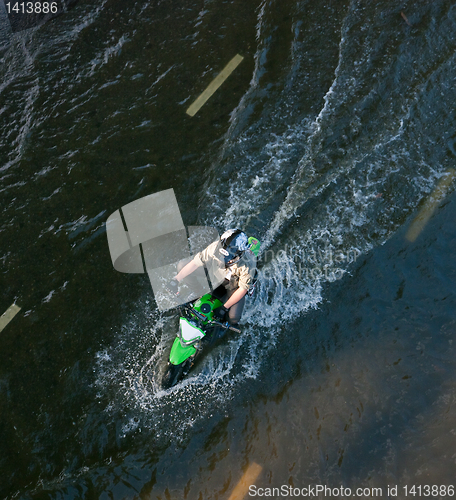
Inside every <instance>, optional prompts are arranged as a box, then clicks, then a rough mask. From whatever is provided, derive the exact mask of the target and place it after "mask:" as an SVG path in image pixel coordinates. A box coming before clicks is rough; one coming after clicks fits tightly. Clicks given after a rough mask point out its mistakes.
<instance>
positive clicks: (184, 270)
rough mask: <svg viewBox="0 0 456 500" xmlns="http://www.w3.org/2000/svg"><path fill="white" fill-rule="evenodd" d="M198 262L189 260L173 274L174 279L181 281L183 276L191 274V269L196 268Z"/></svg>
mask: <svg viewBox="0 0 456 500" xmlns="http://www.w3.org/2000/svg"><path fill="white" fill-rule="evenodd" d="M198 267H199V266H198V264H197V263H196V262H195V261H194V260H191V261H190V262H189V263H188V264H187V265H186V266H184V267H183V268H182V269H181V270H180V271H179V272H178V273H177V274H176V276H174V279H175V280H177V281H182V280H183V279H184V278H186V277H187V276H188V275H189V274H191V273H192V272H193V271H195V270H196V269H198Z"/></svg>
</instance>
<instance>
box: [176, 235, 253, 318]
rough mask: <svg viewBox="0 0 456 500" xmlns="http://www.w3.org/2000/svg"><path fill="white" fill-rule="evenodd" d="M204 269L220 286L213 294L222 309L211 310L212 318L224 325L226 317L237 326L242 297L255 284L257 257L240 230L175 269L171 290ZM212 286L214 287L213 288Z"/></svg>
mask: <svg viewBox="0 0 456 500" xmlns="http://www.w3.org/2000/svg"><path fill="white" fill-rule="evenodd" d="M203 265H205V266H206V268H207V269H208V271H209V274H210V276H211V281H212V282H213V283H214V279H213V277H214V276H215V277H216V279H215V281H216V283H217V284H218V283H221V284H220V285H219V286H218V287H217V288H216V289H215V290H214V294H216V295H219V298H220V300H221V301H222V303H223V306H221V307H218V308H217V309H215V310H214V317H215V319H218V320H220V321H224V320H225V317H226V315H227V314H228V318H227V319H228V322H229V323H230V325H232V326H234V325H237V324H238V323H239V320H240V319H241V315H242V311H243V309H244V304H245V295H246V294H247V292H248V291H249V289H250V288H251V287H252V286H253V284H254V277H255V274H256V257H255V255H254V254H253V253H252V252H251V251H249V242H248V238H247V235H246V234H245V233H244V232H243V231H241V230H240V229H228V231H225V232H224V233H223V234H222V236H221V237H220V240H217V241H214V242H213V243H211V244H210V245H209V246H208V247H207V248H206V249H204V250H203V251H202V252H199V253H197V254H196V255H195V257H194V258H193V260H191V261H190V262H189V263H188V264H186V265H185V266H183V267H182V268H181V269H179V267H178V271H179V272H178V274H177V275H176V276H175V277H174V279H173V281H174V286H175V287H176V288H177V287H178V283H179V282H180V281H182V280H183V279H184V278H185V277H187V276H188V275H189V274H191V273H193V272H194V271H195V270H196V269H198V268H199V267H201V266H203ZM214 286H215V285H214Z"/></svg>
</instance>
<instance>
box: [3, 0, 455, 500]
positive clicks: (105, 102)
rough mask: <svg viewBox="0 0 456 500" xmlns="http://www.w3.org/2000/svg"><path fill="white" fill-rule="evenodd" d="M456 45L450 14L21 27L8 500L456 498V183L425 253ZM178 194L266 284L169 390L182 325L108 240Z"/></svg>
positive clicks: (120, 15)
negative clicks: (288, 493) (319, 492)
mask: <svg viewBox="0 0 456 500" xmlns="http://www.w3.org/2000/svg"><path fill="white" fill-rule="evenodd" d="M455 31H456V5H454V2H451V1H448V0H435V1H432V2H429V1H424V0H423V1H415V2H412V1H408V0H405V1H404V2H403V3H401V4H399V3H397V2H393V1H392V0H381V1H375V2H373V1H366V2H360V1H345V0H339V1H335V0H324V1H321V2H317V1H315V0H309V1H296V0H294V1H293V0H280V1H279V0H267V1H266V0H252V1H250V2H246V1H240V0H227V1H215V0H182V1H180V2H177V1H174V0H169V1H166V2H165V1H162V0H152V1H150V2H148V1H143V0H138V1H136V0H135V1H130V2H120V1H118V0H103V1H100V0H94V1H92V2H89V1H86V0H80V1H79V2H78V3H77V4H75V5H74V6H73V7H72V8H71V9H70V10H69V11H68V12H67V13H65V14H63V15H61V16H59V17H57V18H56V19H54V20H52V21H49V22H48V23H46V24H45V25H43V26H41V27H39V28H34V29H29V30H25V31H21V32H17V33H14V34H13V33H12V32H11V29H10V27H9V24H8V20H7V17H6V14H5V12H4V6H3V3H2V4H0V209H1V215H2V217H1V221H0V263H1V267H0V269H1V277H0V280H1V281H0V313H3V312H4V311H6V310H7V309H8V307H10V305H11V304H13V303H16V304H17V305H18V306H20V307H21V310H20V312H19V313H18V314H17V315H16V317H15V318H14V319H13V320H12V321H11V322H10V323H9V324H8V325H7V326H6V327H5V328H4V329H3V330H2V331H1V333H0V341H1V349H0V450H1V453H0V477H1V481H0V497H1V498H5V499H13V498H14V499H21V500H26V499H27V500H29V499H30V500H38V499H39V500H41V499H115V500H117V499H149V498H151V499H152V498H153V499H160V500H165V499H167V500H169V499H172V500H174V499H181V498H185V499H189V500H193V499H201V500H203V499H204V500H207V499H214V500H215V499H217V500H225V499H228V498H229V497H230V495H231V493H232V492H233V490H234V488H235V487H236V485H237V484H238V482H239V481H240V479H241V477H242V476H243V474H244V473H245V472H246V471H248V469H249V467H250V466H252V464H258V465H259V466H260V467H261V471H260V473H259V475H258V477H257V478H256V480H255V488H258V490H257V493H258V492H263V493H265V492H267V491H268V490H265V488H271V490H270V492H271V495H272V493H274V492H273V490H272V488H281V487H282V485H284V486H286V487H290V486H291V487H292V488H299V489H300V491H301V492H302V489H303V488H307V487H308V486H309V485H325V486H327V487H329V488H340V487H341V486H343V487H344V488H351V489H352V490H353V493H354V492H355V490H356V488H381V495H377V496H379V497H381V498H393V497H394V495H391V490H388V488H391V487H392V486H394V485H396V486H397V488H398V493H397V497H398V498H409V497H410V496H413V495H411V494H410V488H411V487H412V486H413V485H416V487H418V486H421V487H422V488H423V490H422V491H423V492H424V491H425V490H424V487H425V485H430V486H432V485H438V487H439V488H440V489H439V490H438V494H437V495H434V494H431V495H430V496H433V497H434V498H435V497H437V496H438V497H439V498H448V497H450V496H451V495H450V494H449V491H450V490H449V489H448V488H449V486H451V485H454V482H455V479H454V478H455V471H456V423H455V422H456V359H455V340H456V295H455V290H456V269H455V257H454V256H455V251H456V229H455V224H454V221H455V220H456V197H455V193H454V185H455V182H454V181H452V182H450V183H449V188H448V191H447V192H446V195H445V197H443V199H441V200H440V202H439V203H438V204H437V205H436V208H435V212H434V213H433V215H432V217H431V218H430V220H429V221H428V223H427V224H426V225H424V228H423V230H422V231H421V232H420V233H419V234H418V236H417V237H416V239H415V240H414V241H410V238H408V237H407V235H408V230H409V228H410V226H411V224H412V221H413V220H414V218H415V217H416V216H417V214H418V213H419V211H420V209H422V208H423V207H426V203H427V202H428V200H429V199H430V196H433V195H432V193H433V192H434V190H435V189H436V187H437V186H438V184H439V182H441V181H442V179H445V178H446V176H448V175H453V174H452V170H451V169H454V168H455V158H456V144H455V141H456V128H455V124H456V123H455V122H456V115H455V108H454V103H455V102H456V86H455V84H454V82H455V79H456V37H455ZM236 54H240V55H242V56H243V57H244V60H243V61H242V63H241V64H240V65H239V66H238V68H236V70H235V71H234V72H233V74H232V75H231V76H230V77H229V78H228V79H227V81H226V82H225V83H224V84H223V85H222V86H221V87H220V89H219V90H218V91H217V92H216V93H215V95H214V96H213V97H212V98H211V99H210V100H209V101H208V102H207V103H206V104H205V105H204V106H203V107H202V108H201V110H200V111H199V112H198V113H197V114H196V116H194V117H193V118H191V117H189V116H188V115H187V114H186V113H185V111H186V109H187V108H188V106H189V105H190V104H191V103H192V102H193V101H194V99H196V97H197V96H198V95H199V94H200V93H201V92H202V91H203V90H204V88H205V87H206V86H207V85H208V84H209V83H210V82H211V81H212V80H213V78H215V76H216V75H217V74H218V73H219V72H220V71H221V70H222V69H223V67H224V66H225V65H226V64H227V63H228V61H229V60H230V59H231V58H232V57H234V56H235V55H236ZM170 188H173V189H174V192H175V195H176V198H177V201H178V203H179V208H180V211H181V213H182V218H183V221H184V224H185V225H186V226H190V225H208V226H213V227H216V228H217V229H218V230H219V232H222V231H224V230H225V229H227V228H230V227H242V228H243V229H244V230H245V231H246V232H247V233H248V234H249V235H255V236H257V237H258V238H259V239H260V240H261V241H262V254H261V255H260V260H259V267H260V269H261V274H262V279H261V281H260V284H259V286H258V289H257V291H256V294H255V295H254V297H252V298H251V299H249V300H248V303H247V306H246V310H245V313H244V316H243V318H242V333H241V334H235V335H232V336H230V337H228V338H226V339H224V340H223V341H222V342H221V343H220V344H219V345H217V346H216V347H215V348H214V349H213V350H212V351H211V352H210V353H208V354H207V355H206V356H205V357H204V359H203V360H201V362H200V363H199V364H198V366H196V367H195V370H194V371H192V372H190V374H189V376H188V377H187V378H186V379H185V380H184V381H183V382H182V383H181V384H179V385H178V386H176V387H174V388H172V389H170V390H167V391H163V390H161V389H160V387H159V383H158V381H159V377H160V374H161V373H162V371H163V369H164V366H165V364H166V358H167V356H168V353H169V348H170V345H171V343H172V340H173V338H174V336H175V332H176V329H177V322H178V317H177V314H176V312H175V311H169V312H166V313H161V312H160V311H159V310H158V308H157V306H156V303H155V300H154V296H153V293H152V289H151V286H150V283H149V281H148V278H147V275H133V274H122V273H119V272H117V271H115V270H114V268H113V266H112V262H111V258H110V254H109V249H108V244H107V238H106V227H105V222H106V220H107V218H108V217H109V215H110V214H111V213H113V212H114V211H116V210H117V209H118V208H120V207H122V206H124V205H125V204H127V203H129V202H131V201H134V200H137V199H139V198H141V197H143V196H147V195H149V194H152V193H157V192H159V191H162V190H166V189H170ZM434 197H435V196H434ZM405 487H407V488H408V489H405ZM441 487H444V489H442V488H441ZM260 488H264V490H259V489H260ZM253 491H254V490H253V489H251V490H250V496H249V494H247V496H246V498H254V496H253V495H252V492H253ZM371 491H372V490H371ZM376 491H377V490H376ZM378 491H380V490H378ZM432 491H436V490H432ZM407 492H408V494H407V495H406V493H407ZM367 493H368V491H367V490H366V491H365V492H363V495H362V497H363V498H365V497H370V496H373V495H368V494H367ZM274 495H275V496H274V498H281V497H279V496H278V495H277V494H276V492H275V493H274ZM270 497H271V496H270ZM301 497H302V498H304V496H303V495H301ZM257 498H258V494H257Z"/></svg>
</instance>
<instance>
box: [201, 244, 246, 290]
mask: <svg viewBox="0 0 456 500" xmlns="http://www.w3.org/2000/svg"><path fill="white" fill-rule="evenodd" d="M218 244H219V242H218V241H214V242H213V243H211V244H210V245H209V246H208V247H206V248H205V249H204V250H203V251H201V252H199V253H197V254H196V255H195V257H194V258H193V261H194V262H195V263H196V264H197V265H198V267H201V266H202V265H203V264H205V265H206V268H207V270H208V271H209V276H210V278H211V281H212V285H213V286H214V288H215V287H216V286H218V285H220V284H221V283H222V282H223V281H224V280H225V279H228V280H229V279H231V278H232V277H233V276H236V277H237V278H238V279H239V282H238V285H239V288H242V289H243V290H248V289H249V288H250V286H251V285H252V283H253V276H254V274H255V269H256V257H255V255H254V254H253V253H252V252H251V251H250V250H246V251H245V252H244V255H243V256H242V258H241V259H240V260H239V261H238V262H237V263H236V264H233V265H232V266H231V267H229V268H228V269H225V263H224V261H223V260H221V259H220V258H219V257H218V256H217V255H215V251H216V249H217V246H218ZM214 281H216V283H217V284H216V283H214Z"/></svg>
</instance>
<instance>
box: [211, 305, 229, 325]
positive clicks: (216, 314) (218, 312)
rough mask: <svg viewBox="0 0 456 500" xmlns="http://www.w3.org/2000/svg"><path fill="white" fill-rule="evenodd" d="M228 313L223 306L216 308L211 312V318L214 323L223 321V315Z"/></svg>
mask: <svg viewBox="0 0 456 500" xmlns="http://www.w3.org/2000/svg"><path fill="white" fill-rule="evenodd" d="M227 312H228V309H227V308H226V307H224V306H220V307H217V308H216V309H214V311H213V312H212V314H213V318H214V320H215V321H223V320H224V319H225V314H226V313H227Z"/></svg>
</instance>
